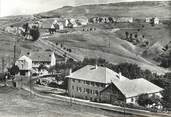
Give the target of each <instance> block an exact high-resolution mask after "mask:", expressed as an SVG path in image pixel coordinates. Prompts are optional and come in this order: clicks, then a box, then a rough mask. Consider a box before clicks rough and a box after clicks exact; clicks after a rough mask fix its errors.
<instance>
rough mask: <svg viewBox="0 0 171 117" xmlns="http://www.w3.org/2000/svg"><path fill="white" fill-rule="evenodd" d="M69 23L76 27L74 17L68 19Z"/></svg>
mask: <svg viewBox="0 0 171 117" xmlns="http://www.w3.org/2000/svg"><path fill="white" fill-rule="evenodd" d="M70 22H71V24H72V25H73V27H78V25H77V23H76V20H75V19H74V18H71V19H70Z"/></svg>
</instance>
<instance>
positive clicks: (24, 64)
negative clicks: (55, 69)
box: [15, 52, 56, 74]
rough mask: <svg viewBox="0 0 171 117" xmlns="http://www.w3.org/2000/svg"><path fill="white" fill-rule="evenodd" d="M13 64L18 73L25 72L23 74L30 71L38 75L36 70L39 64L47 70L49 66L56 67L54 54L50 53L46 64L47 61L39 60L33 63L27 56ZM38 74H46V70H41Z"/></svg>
mask: <svg viewBox="0 0 171 117" xmlns="http://www.w3.org/2000/svg"><path fill="white" fill-rule="evenodd" d="M37 56H38V55H37ZM15 64H16V65H17V66H18V67H19V69H20V71H25V72H28V71H32V72H33V73H39V71H38V68H39V66H40V65H41V64H43V65H44V66H46V67H47V68H49V67H50V66H54V65H56V57H55V54H54V52H52V54H51V57H50V61H49V62H47V61H41V60H40V61H38V60H36V61H33V60H32V59H31V58H30V57H29V56H25V55H23V56H21V57H20V58H19V59H18V60H17V61H16V63H15ZM40 72H41V74H47V70H41V71H40ZM25 74H27V73H25Z"/></svg>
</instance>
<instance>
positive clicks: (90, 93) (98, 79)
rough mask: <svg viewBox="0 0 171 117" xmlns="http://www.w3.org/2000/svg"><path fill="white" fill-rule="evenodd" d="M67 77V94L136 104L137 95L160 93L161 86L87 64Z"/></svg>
mask: <svg viewBox="0 0 171 117" xmlns="http://www.w3.org/2000/svg"><path fill="white" fill-rule="evenodd" d="M67 78H68V95H69V96H71V97H77V98H82V99H86V100H91V101H98V102H106V103H110V104H115V103H116V102H117V103H118V102H120V103H122V102H126V103H133V104H136V100H137V99H138V96H139V95H141V94H144V93H147V94H149V95H159V96H161V95H160V92H161V91H163V89H162V88H160V87H158V86H156V85H154V84H152V83H151V82H149V81H147V80H145V79H143V78H140V79H135V80H129V79H128V78H126V77H124V76H122V75H121V73H119V74H118V73H116V72H114V71H112V70H110V69H109V68H106V67H100V66H92V65H87V66H85V67H83V68H81V69H79V70H77V71H75V72H73V73H70V75H69V76H67Z"/></svg>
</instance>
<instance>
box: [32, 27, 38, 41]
mask: <svg viewBox="0 0 171 117" xmlns="http://www.w3.org/2000/svg"><path fill="white" fill-rule="evenodd" d="M30 35H31V36H32V38H33V41H36V40H37V39H38V38H39V37H40V32H39V28H37V27H33V28H32V29H30Z"/></svg>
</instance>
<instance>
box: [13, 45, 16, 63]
mask: <svg viewBox="0 0 171 117" xmlns="http://www.w3.org/2000/svg"><path fill="white" fill-rule="evenodd" d="M15 61H16V42H15V44H14V61H13V62H14V65H15Z"/></svg>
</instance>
